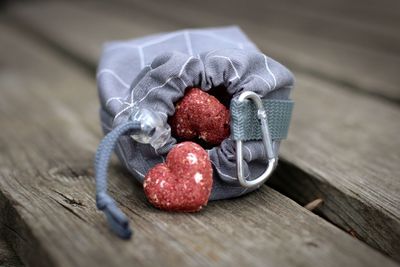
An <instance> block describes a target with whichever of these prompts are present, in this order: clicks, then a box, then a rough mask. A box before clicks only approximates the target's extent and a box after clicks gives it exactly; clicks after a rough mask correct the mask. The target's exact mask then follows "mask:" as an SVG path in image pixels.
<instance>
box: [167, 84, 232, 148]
mask: <svg viewBox="0 0 400 267" xmlns="http://www.w3.org/2000/svg"><path fill="white" fill-rule="evenodd" d="M229 120H230V115H229V110H228V109H227V108H226V107H225V106H224V105H223V104H221V102H219V101H218V99H217V98H215V97H214V96H212V95H210V94H208V93H206V92H204V91H203V90H201V89H198V88H191V89H188V90H187V91H186V93H185V96H184V97H183V98H182V99H181V100H180V101H179V102H178V103H177V104H176V106H175V114H174V115H173V116H172V117H171V118H170V120H169V124H170V125H171V129H172V134H173V135H174V136H175V137H178V138H182V139H184V140H192V139H194V138H196V137H198V138H200V139H202V140H204V141H205V142H207V143H208V144H211V145H219V144H220V143H221V142H222V141H223V140H224V139H226V138H227V137H228V136H229V134H230V127H229Z"/></svg>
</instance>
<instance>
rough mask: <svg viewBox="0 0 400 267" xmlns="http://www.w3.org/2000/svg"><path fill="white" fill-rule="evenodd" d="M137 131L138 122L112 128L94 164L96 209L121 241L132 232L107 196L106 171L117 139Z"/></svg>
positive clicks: (139, 128)
mask: <svg viewBox="0 0 400 267" xmlns="http://www.w3.org/2000/svg"><path fill="white" fill-rule="evenodd" d="M137 131H141V124H140V122H139V121H129V122H126V123H124V124H122V125H119V126H117V127H116V128H114V129H113V130H112V131H111V132H109V133H108V134H107V135H106V136H105V137H104V138H103V140H102V141H101V143H100V145H99V147H98V149H97V152H96V158H95V162H94V169H95V176H96V205H97V208H98V209H99V210H102V211H103V212H104V213H105V215H106V217H107V221H108V225H109V227H110V228H111V230H112V231H113V232H114V233H115V234H117V235H118V236H119V237H121V238H123V239H129V238H130V237H131V235H132V230H131V228H130V227H129V221H128V218H127V217H126V215H125V214H124V213H123V212H122V211H121V210H120V209H119V208H118V207H117V205H116V203H115V200H114V199H113V198H112V197H110V196H109V195H108V194H107V170H108V163H109V161H110V159H111V155H112V153H113V151H114V149H115V146H116V144H117V142H118V139H119V137H120V136H122V135H124V134H127V133H128V132H133V133H135V132H137Z"/></svg>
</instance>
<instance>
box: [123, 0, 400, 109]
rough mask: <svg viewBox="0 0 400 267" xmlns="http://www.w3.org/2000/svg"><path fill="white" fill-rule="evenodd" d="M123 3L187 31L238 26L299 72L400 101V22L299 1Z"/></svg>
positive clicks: (138, 1)
mask: <svg viewBox="0 0 400 267" xmlns="http://www.w3.org/2000/svg"><path fill="white" fill-rule="evenodd" d="M120 2H123V3H125V4H126V5H127V6H128V7H129V6H130V7H132V8H135V9H136V10H137V8H142V9H143V10H144V11H145V12H147V13H149V14H150V16H151V17H152V18H164V19H165V20H168V21H173V22H175V23H179V24H181V25H184V26H185V27H188V26H191V27H199V26H202V27H203V26H214V25H224V24H238V25H240V26H241V27H242V28H243V29H244V30H245V31H246V33H247V34H248V35H249V37H251V39H253V40H254V41H256V43H257V45H258V46H259V47H260V48H261V49H262V50H263V51H265V52H266V53H268V54H269V55H272V56H273V57H274V58H277V59H278V60H279V61H281V62H283V63H285V64H287V65H288V66H290V67H291V68H292V69H293V70H294V71H295V72H305V73H308V74H311V75H314V76H319V77H321V78H324V79H329V80H332V81H336V82H340V83H341V84H344V85H346V87H349V88H350V89H351V90H358V91H364V92H367V93H369V94H372V95H375V96H380V97H383V98H385V99H391V100H394V101H395V102H400V89H399V87H398V84H399V82H400V77H399V75H397V70H398V69H399V67H400V56H399V55H400V54H399V52H400V50H399V48H400V35H399V34H398V30H397V29H398V28H399V27H400V22H398V21H395V22H393V23H392V28H394V29H392V30H390V29H391V28H389V27H372V26H371V25H370V24H371V23H365V21H366V20H364V21H363V22H361V23H360V22H358V21H356V22H353V21H352V20H349V19H347V20H343V19H340V18H339V19H337V18H336V14H335V13H333V14H330V15H328V13H327V12H325V13H322V14H319V13H320V12H319V11H321V10H323V8H320V9H319V10H312V8H311V9H307V5H306V6H305V7H304V4H303V3H299V2H296V1H289V3H282V2H281V1H274V2H272V3H271V2H265V1H228V0H226V1H210V2H207V1H203V2H201V3H200V2H197V1H179V0H173V1H172V2H171V1H169V2H165V1H140V0H132V1H131V0H120ZM342 4H344V3H342ZM363 5H364V4H363ZM383 5H384V4H382V6H383ZM364 6H365V5H364ZM308 7H313V5H309V6H308ZM371 8H372V6H371ZM128 10H129V9H128V8H126V9H125V12H127V11H128ZM327 10H328V11H330V9H329V8H328V9H327ZM374 10H379V7H375V9H374ZM374 26H375V25H374ZM375 28H376V29H375ZM377 49H378V50H377ZM389 51H390V52H389Z"/></svg>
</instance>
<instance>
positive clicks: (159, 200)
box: [143, 142, 213, 212]
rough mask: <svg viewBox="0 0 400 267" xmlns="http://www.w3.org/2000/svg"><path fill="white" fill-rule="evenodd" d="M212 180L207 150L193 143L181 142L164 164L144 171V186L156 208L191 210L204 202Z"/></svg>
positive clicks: (206, 200) (209, 191) (205, 202)
mask: <svg viewBox="0 0 400 267" xmlns="http://www.w3.org/2000/svg"><path fill="white" fill-rule="evenodd" d="M212 183H213V179H212V167H211V162H210V160H209V158H208V154H207V152H206V151H205V150H204V149H203V148H202V147H201V146H199V145H198V144H196V143H193V142H183V143H180V144H178V145H176V146H175V147H174V148H172V149H171V151H170V152H169V153H168V156H167V159H166V162H165V163H161V164H157V165H156V166H154V167H153V168H152V169H151V170H150V171H149V172H148V173H147V175H146V177H145V179H144V183H143V187H144V191H145V194H146V197H147V199H148V200H149V201H150V203H152V204H153V205H154V206H155V207H157V208H160V209H163V210H168V211H186V212H194V211H198V210H200V209H201V208H202V207H203V206H205V205H207V202H208V198H209V196H210V193H211V188H212Z"/></svg>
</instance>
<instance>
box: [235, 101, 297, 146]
mask: <svg viewBox="0 0 400 267" xmlns="http://www.w3.org/2000/svg"><path fill="white" fill-rule="evenodd" d="M262 101H263V105H264V108H265V111H266V112H267V119H268V127H269V131H270V134H271V138H272V140H280V139H285V138H286V137H287V134H288V130H289V124H290V118H291V116H292V110H293V105H294V102H293V101H292V100H276V99H263V100H262ZM230 111H231V133H232V135H233V139H234V140H242V141H249V140H261V139H262V133H261V127H260V121H259V120H258V116H257V108H256V106H255V105H254V103H253V102H252V101H250V100H244V101H243V102H241V101H239V100H238V99H233V100H232V101H231V106H230Z"/></svg>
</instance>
